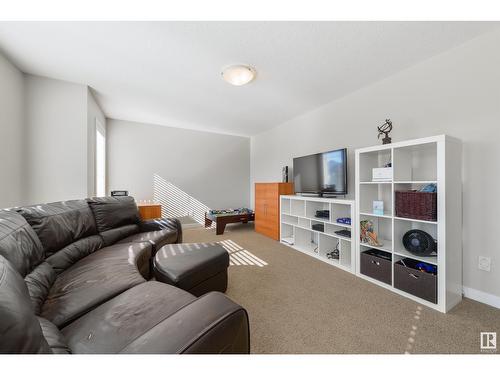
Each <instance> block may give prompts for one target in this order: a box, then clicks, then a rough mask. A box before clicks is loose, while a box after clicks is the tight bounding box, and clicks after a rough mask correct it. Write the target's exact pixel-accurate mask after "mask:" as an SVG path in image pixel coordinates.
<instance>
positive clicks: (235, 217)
mask: <svg viewBox="0 0 500 375" xmlns="http://www.w3.org/2000/svg"><path fill="white" fill-rule="evenodd" d="M254 220H255V214H254V212H253V211H252V210H235V211H228V210H221V211H214V210H212V211H209V212H205V228H208V227H209V226H211V225H212V222H214V221H215V233H216V234H217V235H220V234H224V229H225V228H226V224H231V223H244V224H246V223H248V222H249V221H254Z"/></svg>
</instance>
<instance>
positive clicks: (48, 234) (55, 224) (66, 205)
mask: <svg viewBox="0 0 500 375" xmlns="http://www.w3.org/2000/svg"><path fill="white" fill-rule="evenodd" d="M17 211H18V212H19V213H20V214H21V215H23V216H24V218H25V219H26V220H27V221H28V223H30V225H31V227H32V228H33V229H34V230H35V232H36V234H37V235H38V237H39V238H40V241H41V242H42V244H43V248H44V250H45V256H46V257H48V256H50V255H52V254H53V253H55V252H56V251H58V250H59V249H62V248H63V247H65V246H68V245H69V244H71V243H72V242H75V241H76V240H78V239H80V238H83V237H87V236H91V235H93V234H97V229H96V225H95V220H94V216H93V215H92V211H91V210H90V208H89V206H88V204H87V202H86V201H85V200H83V199H81V200H72V201H64V202H54V203H48V204H40V205H36V206H30V207H21V208H17Z"/></svg>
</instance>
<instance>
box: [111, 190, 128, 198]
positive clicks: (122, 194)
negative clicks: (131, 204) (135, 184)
mask: <svg viewBox="0 0 500 375" xmlns="http://www.w3.org/2000/svg"><path fill="white" fill-rule="evenodd" d="M111 196H112V197H126V196H128V191H127V190H113V191H112V192H111Z"/></svg>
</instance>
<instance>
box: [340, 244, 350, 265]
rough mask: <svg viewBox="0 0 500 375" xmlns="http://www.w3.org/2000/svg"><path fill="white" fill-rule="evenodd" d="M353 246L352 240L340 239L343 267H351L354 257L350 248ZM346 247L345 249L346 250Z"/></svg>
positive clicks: (341, 263)
mask: <svg viewBox="0 0 500 375" xmlns="http://www.w3.org/2000/svg"><path fill="white" fill-rule="evenodd" d="M350 248H351V242H350V241H348V240H344V239H341V240H340V265H341V266H343V267H347V268H351V267H352V261H353V257H352V254H351V252H350V251H349V249H350ZM344 249H345V251H344Z"/></svg>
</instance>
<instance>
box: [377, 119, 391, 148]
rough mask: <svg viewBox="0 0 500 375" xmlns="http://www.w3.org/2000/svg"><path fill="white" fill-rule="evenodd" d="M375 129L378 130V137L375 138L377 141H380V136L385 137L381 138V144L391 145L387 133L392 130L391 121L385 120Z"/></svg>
mask: <svg viewBox="0 0 500 375" xmlns="http://www.w3.org/2000/svg"><path fill="white" fill-rule="evenodd" d="M377 129H378V137H377V138H378V139H380V136H381V135H385V137H384V138H382V144H383V145H386V144H389V143H391V141H392V139H391V137H389V133H390V132H391V130H392V121H391V120H390V119H386V120H385V122H384V123H383V124H382V125H380V126H377Z"/></svg>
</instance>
